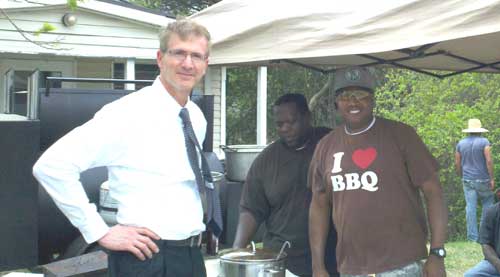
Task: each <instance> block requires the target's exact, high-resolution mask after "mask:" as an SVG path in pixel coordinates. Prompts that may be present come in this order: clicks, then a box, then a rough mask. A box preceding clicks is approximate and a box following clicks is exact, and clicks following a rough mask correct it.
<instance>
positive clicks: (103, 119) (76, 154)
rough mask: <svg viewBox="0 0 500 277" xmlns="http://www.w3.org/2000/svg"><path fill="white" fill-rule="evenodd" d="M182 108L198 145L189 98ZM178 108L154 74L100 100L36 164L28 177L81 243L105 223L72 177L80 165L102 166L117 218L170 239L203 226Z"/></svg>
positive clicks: (199, 132)
mask: <svg viewBox="0 0 500 277" xmlns="http://www.w3.org/2000/svg"><path fill="white" fill-rule="evenodd" d="M185 107H186V108H187V109H188V110H189V114H190V117H191V121H192V124H193V129H194V131H195V133H196V136H197V138H198V141H199V142H200V143H201V142H203V140H204V138H205V132H206V125H207V123H206V120H205V118H204V116H203V114H202V112H201V110H200V109H199V108H198V107H197V106H196V104H194V103H193V102H191V101H188V103H187V104H186V105H185ZM181 108H182V107H181V106H180V105H179V104H178V103H177V102H176V101H175V99H174V98H173V97H172V96H171V95H170V94H169V93H168V92H167V91H166V90H165V88H164V87H163V85H162V84H161V82H160V80H159V79H158V78H156V80H155V81H154V83H153V85H152V86H149V87H145V88H143V89H141V90H139V91H137V92H134V93H131V94H129V95H127V96H124V97H122V98H120V99H118V100H116V101H114V102H112V103H110V104H108V105H106V106H104V107H103V108H102V109H101V110H100V111H99V112H97V113H96V114H95V116H94V118H93V119H91V120H90V121H88V122H87V123H85V124H83V125H82V126H79V127H77V128H75V129H74V130H72V131H71V132H69V133H68V134H67V135H65V136H64V137H63V138H61V139H60V140H58V141H57V142H56V143H54V145H52V146H51V147H50V148H49V149H47V150H46V151H45V153H44V154H43V155H42V156H41V157H40V159H39V160H38V161H37V162H36V164H35V166H34V167H33V173H34V175H35V177H36V178H37V180H38V181H39V182H40V184H42V186H43V187H44V188H45V189H46V190H47V192H48V193H49V194H50V195H51V196H52V198H53V199H54V201H55V203H56V204H57V206H58V207H59V208H60V209H61V210H62V211H63V213H64V214H65V215H66V216H67V217H68V218H69V220H70V221H71V223H72V224H73V225H74V226H76V227H77V228H78V229H79V230H80V232H81V233H82V235H83V237H84V239H85V240H86V241H87V242H88V243H92V242H94V241H97V240H98V239H100V238H101V237H103V236H104V235H105V234H106V233H107V232H108V229H109V227H108V226H107V225H106V223H105V222H104V220H103V219H102V218H101V217H100V215H99V213H98V212H97V209H96V206H95V205H94V204H91V203H89V200H88V197H87V195H86V194H85V191H84V190H83V186H82V184H81V182H80V181H79V178H80V173H81V172H82V171H84V170H86V169H89V168H93V167H99V166H106V167H107V168H108V181H107V183H108V184H109V191H110V196H111V197H113V198H114V199H116V200H117V202H118V214H117V221H118V223H120V224H124V225H132V226H140V227H147V228H149V229H151V230H152V231H153V232H155V233H156V234H158V235H159V236H160V237H161V238H162V239H170V240H179V239H185V238H188V237H189V236H192V235H195V234H198V233H200V232H202V231H204V230H205V225H204V224H203V208H202V205H201V201H200V195H199V193H198V188H197V185H196V182H195V176H194V174H193V171H192V169H191V166H190V164H189V160H188V157H187V153H186V148H185V142H184V133H183V131H182V120H181V118H180V117H179V112H180V110H181Z"/></svg>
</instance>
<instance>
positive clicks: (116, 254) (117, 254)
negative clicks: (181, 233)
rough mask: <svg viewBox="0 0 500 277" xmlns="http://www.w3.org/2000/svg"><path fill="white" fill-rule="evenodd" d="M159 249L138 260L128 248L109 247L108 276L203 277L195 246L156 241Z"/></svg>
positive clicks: (198, 250) (198, 253) (204, 275)
mask: <svg viewBox="0 0 500 277" xmlns="http://www.w3.org/2000/svg"><path fill="white" fill-rule="evenodd" d="M157 245H158V247H159V248H160V252H158V253H157V254H154V255H153V258H151V259H146V260H145V261H141V260H139V259H137V258H136V257H135V256H134V255H133V254H132V253H130V252H122V251H110V253H109V255H108V275H109V276H110V277H206V276H207V273H206V270H205V263H204V261H203V255H202V254H201V250H200V248H199V247H188V246H182V247H179V246H169V245H166V244H165V243H164V241H158V242H157Z"/></svg>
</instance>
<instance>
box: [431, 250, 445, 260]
mask: <svg viewBox="0 0 500 277" xmlns="http://www.w3.org/2000/svg"><path fill="white" fill-rule="evenodd" d="M430 254H434V255H436V256H438V257H442V258H444V257H446V250H444V248H434V249H431V251H430Z"/></svg>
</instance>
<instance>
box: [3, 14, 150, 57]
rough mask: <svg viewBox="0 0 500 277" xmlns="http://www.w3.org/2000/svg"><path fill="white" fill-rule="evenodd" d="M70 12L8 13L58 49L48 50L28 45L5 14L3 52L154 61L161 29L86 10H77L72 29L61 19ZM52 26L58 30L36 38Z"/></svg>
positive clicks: (18, 22)
mask: <svg viewBox="0 0 500 277" xmlns="http://www.w3.org/2000/svg"><path fill="white" fill-rule="evenodd" d="M67 12H69V10H68V9H66V8H62V7H58V8H50V7H49V8H38V9H30V10H7V13H8V16H9V17H10V18H11V19H12V20H13V22H14V23H15V24H16V25H17V26H18V27H19V28H20V29H22V30H24V31H25V35H26V36H28V37H29V38H30V39H32V40H34V41H37V42H42V43H51V42H56V43H55V44H53V45H49V46H50V47H52V48H54V49H46V48H43V47H40V46H38V45H35V44H33V43H30V42H28V41H27V40H26V39H25V38H23V37H22V35H21V34H20V33H19V32H18V31H17V30H15V28H14V27H13V26H12V24H11V23H10V22H9V21H8V20H7V18H6V17H5V16H3V15H0V38H1V40H2V45H1V46H0V53H25V54H40V53H46V54H54V55H59V56H83V57H115V58H116V57H125V58H126V57H134V58H137V59H151V58H154V57H155V51H156V49H157V48H158V29H159V27H158V26H153V25H149V24H146V23H139V22H136V21H130V20H125V19H123V18H118V17H112V16H110V15H107V16H103V15H102V14H98V13H97V12H95V11H90V10H85V9H83V8H81V9H77V10H76V11H74V14H75V15H76V16H77V23H76V25H74V26H72V27H66V26H64V25H63V24H62V22H61V18H62V17H63V15H64V14H65V13H67ZM45 22H47V23H50V24H51V25H53V26H54V27H55V28H56V30H54V31H52V32H49V33H44V34H40V35H39V36H35V35H34V32H35V31H37V30H38V29H39V28H40V27H41V26H42V25H43V23H45Z"/></svg>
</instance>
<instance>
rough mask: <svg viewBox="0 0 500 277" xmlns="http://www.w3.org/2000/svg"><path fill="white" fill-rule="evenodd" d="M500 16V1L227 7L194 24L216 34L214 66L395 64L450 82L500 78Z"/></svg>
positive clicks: (358, 0) (317, 1)
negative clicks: (464, 75)
mask: <svg viewBox="0 0 500 277" xmlns="http://www.w3.org/2000/svg"><path fill="white" fill-rule="evenodd" d="M499 14H500V0H480V1H470V0H441V1H434V0H385V1H365V0H349V1H331V0H308V1H287V0H273V1H266V0H252V1H245V0H224V1H222V2H219V3H218V4H215V5H213V6H211V7H209V8H207V9H205V10H203V11H201V12H199V13H197V14H195V15H193V16H192V17H191V18H192V19H194V20H196V21H197V22H199V23H201V24H203V25H205V26H206V27H207V28H208V29H209V31H210V32H211V34H212V40H213V49H212V53H211V57H210V63H211V64H219V65H238V64H259V65H267V64H269V63H273V62H277V61H287V62H291V63H298V64H302V65H305V66H309V67H312V68H315V69H317V70H321V71H324V72H329V71H330V70H333V69H334V68H335V67H339V66H345V65H352V64H356V65H364V66H367V65H378V64H390V65H394V66H399V67H403V68H409V69H412V70H416V71H421V72H424V73H427V74H430V75H435V76H437V77H445V76H450V75H454V74H458V73H461V72H466V71H481V72H500V50H499V49H500V48H498V47H497V46H498V45H500V18H499ZM497 65H498V66H497ZM428 70H446V71H451V73H435V72H431V71H428Z"/></svg>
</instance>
